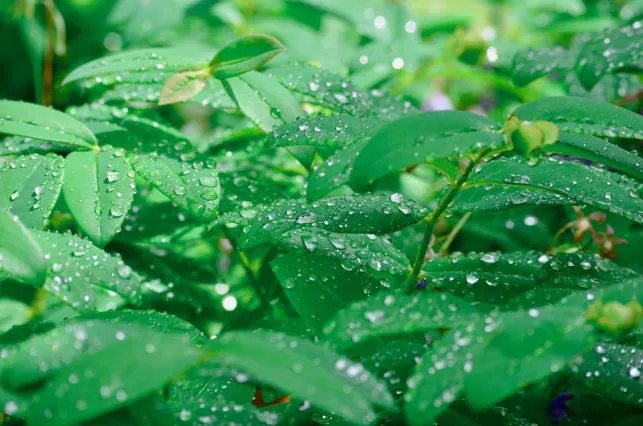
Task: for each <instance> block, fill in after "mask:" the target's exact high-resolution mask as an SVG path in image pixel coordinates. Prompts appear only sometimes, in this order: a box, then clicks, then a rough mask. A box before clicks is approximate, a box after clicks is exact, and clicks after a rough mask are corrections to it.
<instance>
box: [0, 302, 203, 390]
mask: <svg viewBox="0 0 643 426" xmlns="http://www.w3.org/2000/svg"><path fill="white" fill-rule="evenodd" d="M157 335H162V336H175V337H177V338H180V339H181V340H183V339H185V343H189V344H190V345H194V344H195V343H197V342H199V341H201V339H203V338H204V337H203V335H201V333H199V331H198V330H196V329H195V328H194V327H193V326H192V325H191V324H189V323H187V322H185V321H182V320H180V319H178V318H176V317H174V316H171V315H167V314H162V313H159V312H155V311H129V310H123V311H112V312H102V313H92V314H90V315H87V316H81V317H76V318H73V319H71V320H69V321H66V322H64V323H63V324H61V325H59V326H58V327H56V328H53V329H51V330H47V331H45V332H42V333H38V334H34V335H32V336H30V337H29V338H28V339H26V340H24V341H22V342H19V343H16V344H13V345H8V346H5V348H6V349H7V356H6V357H4V358H3V361H2V364H1V365H2V367H3V369H2V380H3V382H4V383H6V384H7V385H8V386H9V387H11V388H13V389H21V388H24V387H29V386H31V385H33V384H36V383H38V382H41V381H45V380H48V379H51V378H55V377H59V376H60V374H61V370H63V369H66V368H69V367H71V366H73V365H74V364H75V363H76V362H77V361H82V360H83V359H84V358H85V357H87V356H88V354H91V353H99V352H100V351H102V350H103V349H106V348H109V347H110V346H113V345H115V344H119V343H120V342H123V341H125V340H132V341H137V342H138V343H139V344H141V345H146V344H147V343H148V342H146V341H145V340H146V339H147V338H150V337H151V338H154V337H155V336H157ZM149 343H152V342H149ZM185 343H184V344H185ZM29 354H31V355H29ZM122 355H125V356H126V354H122ZM113 364H117V363H116V362H114V363H113ZM114 391H115V390H114ZM112 396H113V395H112Z"/></svg>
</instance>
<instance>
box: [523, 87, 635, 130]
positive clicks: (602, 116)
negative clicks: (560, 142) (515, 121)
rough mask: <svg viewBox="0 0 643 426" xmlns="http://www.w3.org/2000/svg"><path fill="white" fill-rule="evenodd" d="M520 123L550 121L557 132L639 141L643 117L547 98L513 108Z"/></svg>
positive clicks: (590, 102) (589, 102) (596, 104)
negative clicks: (521, 121) (557, 129)
mask: <svg viewBox="0 0 643 426" xmlns="http://www.w3.org/2000/svg"><path fill="white" fill-rule="evenodd" d="M514 114H515V115H516V116H517V117H518V118H519V119H521V120H523V121H524V120H527V121H539V120H542V121H551V122H552V123H554V124H555V125H556V126H558V128H559V130H560V131H561V132H567V133H582V134H589V135H592V136H598V137H611V138H613V137H619V138H625V139H643V117H642V116H640V115H639V114H637V113H635V112H632V111H629V110H627V109H625V108H620V107H617V106H615V105H611V104H608V103H606V102H600V101H595V100H593V99H587V98H579V97H575V96H559V97H550V98H543V99H540V100H537V101H535V102H531V103H528V104H526V105H523V106H521V107H519V108H517V109H516V110H515V111H514Z"/></svg>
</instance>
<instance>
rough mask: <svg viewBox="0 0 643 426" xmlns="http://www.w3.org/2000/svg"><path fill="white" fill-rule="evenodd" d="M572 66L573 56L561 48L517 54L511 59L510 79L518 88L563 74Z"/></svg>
mask: <svg viewBox="0 0 643 426" xmlns="http://www.w3.org/2000/svg"><path fill="white" fill-rule="evenodd" d="M573 64H574V56H573V55H572V54H570V52H568V51H566V50H565V49H563V48H562V47H557V48H554V49H536V50H527V51H524V52H518V53H517V54H516V56H514V59H513V65H512V67H511V69H512V73H511V79H512V80H513V82H514V84H516V85H517V86H519V87H522V86H526V85H528V84H529V83H531V82H532V81H534V80H537V79H539V78H541V77H544V76H547V75H550V74H552V73H554V72H565V71H567V70H569V69H570V68H571V67H572V66H573Z"/></svg>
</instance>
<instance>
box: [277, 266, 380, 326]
mask: <svg viewBox="0 0 643 426" xmlns="http://www.w3.org/2000/svg"><path fill="white" fill-rule="evenodd" d="M270 266H271V267H272V271H273V272H274V273H275V275H276V276H277V278H278V279H279V283H280V284H281V287H282V288H283V289H284V293H285V294H286V297H287V298H288V301H289V302H290V303H291V304H292V305H293V307H294V308H295V310H296V311H297V313H298V314H299V316H301V318H302V319H303V320H304V321H305V322H306V323H308V324H310V325H311V326H313V327H314V328H316V329H321V327H322V325H323V324H324V323H325V322H326V320H328V319H329V318H330V317H331V316H332V315H333V314H334V313H335V312H337V311H338V310H339V309H341V308H343V307H345V306H347V305H349V304H350V303H352V302H356V301H358V300H360V299H362V298H364V297H365V296H366V295H370V294H372V293H374V292H375V291H377V290H380V289H383V288H385V287H383V286H382V285H381V284H380V283H379V282H378V281H377V280H376V279H374V278H372V277H370V276H369V275H367V274H363V273H360V272H359V271H356V270H352V271H348V270H346V269H345V268H343V267H342V264H341V262H340V261H338V260H336V259H332V258H328V257H318V256H314V255H308V256H295V255H292V254H282V255H280V256H278V257H277V258H276V259H274V260H273V261H272V262H270Z"/></svg>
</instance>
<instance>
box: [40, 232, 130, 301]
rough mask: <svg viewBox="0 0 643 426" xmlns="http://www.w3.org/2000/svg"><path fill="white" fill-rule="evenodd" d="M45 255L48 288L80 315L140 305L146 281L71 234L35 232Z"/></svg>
mask: <svg viewBox="0 0 643 426" xmlns="http://www.w3.org/2000/svg"><path fill="white" fill-rule="evenodd" d="M31 234H32V236H33V238H34V240H35V241H36V243H37V244H38V245H39V246H40V249H41V250H42V253H44V258H45V264H46V267H47V281H46V282H45V288H46V289H47V290H48V291H50V292H51V293H53V294H54V295H56V296H57V297H59V298H60V299H61V300H63V301H64V302H65V303H67V304H69V305H71V306H72V307H73V308H74V309H76V310H78V311H81V312H83V311H106V310H110V309H116V308H118V307H119V306H122V305H124V304H125V303H126V301H127V302H130V303H133V304H136V303H139V302H140V300H141V296H142V294H141V293H142V279H141V277H140V276H138V274H136V273H135V272H133V271H132V269H131V268H130V267H129V266H127V265H126V264H125V263H124V262H123V261H122V260H120V259H118V258H116V257H113V256H111V255H109V254H107V253H106V252H104V251H103V250H101V249H99V248H98V247H95V246H94V245H92V244H91V243H90V242H89V241H88V240H85V239H83V238H80V237H76V236H73V235H70V234H67V235H63V234H55V233H51V232H44V231H32V233H31Z"/></svg>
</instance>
